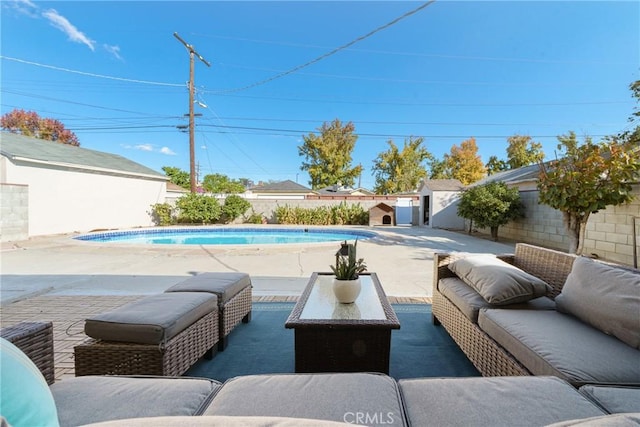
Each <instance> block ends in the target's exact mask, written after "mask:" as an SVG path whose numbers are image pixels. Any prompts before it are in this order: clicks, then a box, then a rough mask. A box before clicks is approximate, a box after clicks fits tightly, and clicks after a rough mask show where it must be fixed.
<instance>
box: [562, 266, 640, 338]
mask: <svg viewBox="0 0 640 427" xmlns="http://www.w3.org/2000/svg"><path fill="white" fill-rule="evenodd" d="M556 307H557V309H558V311H561V312H563V313H567V314H571V315H573V316H575V317H577V318H578V319H580V320H582V321H583V322H585V323H588V324H589V325H591V326H593V327H594V328H596V329H599V330H601V331H602V332H604V333H606V334H609V335H613V336H615V337H617V338H618V339H619V340H620V341H622V342H625V343H627V344H629V345H630V346H631V347H635V348H640V273H634V272H632V271H629V270H625V269H622V268H616V267H613V266H611V265H607V264H603V263H601V262H598V261H594V260H592V259H590V258H586V257H580V258H577V259H576V260H575V261H574V262H573V267H572V268H571V273H569V276H568V277H567V281H566V282H565V284H564V287H563V288H562V292H561V293H560V295H558V296H557V297H556Z"/></svg>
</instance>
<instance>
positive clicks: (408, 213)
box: [396, 198, 413, 225]
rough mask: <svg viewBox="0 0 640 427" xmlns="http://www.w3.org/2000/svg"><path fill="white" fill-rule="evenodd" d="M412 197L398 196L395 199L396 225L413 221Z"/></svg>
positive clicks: (408, 223)
mask: <svg viewBox="0 0 640 427" xmlns="http://www.w3.org/2000/svg"><path fill="white" fill-rule="evenodd" d="M412 220H413V199H406V198H398V199H397V200H396V225H411V224H412V223H413V221H412Z"/></svg>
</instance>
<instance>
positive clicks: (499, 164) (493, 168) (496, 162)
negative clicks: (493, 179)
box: [484, 156, 509, 175]
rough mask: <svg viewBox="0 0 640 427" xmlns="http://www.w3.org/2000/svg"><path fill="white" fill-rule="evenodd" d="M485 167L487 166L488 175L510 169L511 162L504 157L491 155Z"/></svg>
mask: <svg viewBox="0 0 640 427" xmlns="http://www.w3.org/2000/svg"><path fill="white" fill-rule="evenodd" d="M484 167H485V168H487V174H488V175H493V174H494V173H498V172H502V171H506V170H507V169H509V164H508V163H507V162H505V161H504V160H502V159H498V156H491V157H489V161H488V162H487V164H486V165H484Z"/></svg>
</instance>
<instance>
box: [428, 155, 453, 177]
mask: <svg viewBox="0 0 640 427" xmlns="http://www.w3.org/2000/svg"><path fill="white" fill-rule="evenodd" d="M428 163H429V179H451V178H453V176H452V175H451V170H450V169H448V168H447V162H446V161H445V160H439V159H436V158H432V159H430V160H429V162H428Z"/></svg>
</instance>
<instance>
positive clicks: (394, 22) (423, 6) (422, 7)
mask: <svg viewBox="0 0 640 427" xmlns="http://www.w3.org/2000/svg"><path fill="white" fill-rule="evenodd" d="M433 3H435V0H430V1H428V2H426V3H423V4H421V5H420V6H418V7H417V8H415V9H413V10H410V11H409V12H406V13H405V14H403V15H401V16H399V17H397V18H395V19H394V20H392V21H390V22H387V23H386V24H384V25H382V26H380V27H378V28H376V29H374V30H372V31H370V32H368V33H367V34H365V35H363V36H360V37H358V38H356V39H354V40H351V41H350V42H348V43H346V44H343V45H342V46H339V47H337V48H335V49H333V50H331V51H329V52H327V53H325V54H323V55H320V56H318V57H317V58H315V59H312V60H311V61H308V62H305V63H304V64H302V65H298V66H296V67H293V68H291V69H290V70H287V71H283V72H282V73H279V74H276V75H275V76H271V77H269V78H267V79H264V80H260V81H258V82H255V83H252V84H250V85H247V86H243V87H239V88H236V89H226V90H223V91H219V92H217V93H233V92H240V91H243V90H247V89H253V88H254V87H257V86H262V85H264V84H266V83H269V82H272V81H274V80H276V79H279V78H281V77H284V76H288V75H289V74H293V73H295V72H296V71H299V70H301V69H303V68H306V67H308V66H309V65H313V64H315V63H317V62H320V61H322V60H323V59H326V58H328V57H330V56H332V55H335V54H336V53H338V52H340V51H341V50H344V49H346V48H348V47H350V46H353V45H354V44H356V43H358V42H361V41H362V40H365V39H367V38H369V37H371V36H373V35H374V34H376V33H378V32H380V31H382V30H385V29H387V28H389V27H391V26H393V25H395V24H397V23H398V22H400V21H402V20H403V19H405V18H407V17H409V16H411V15H413V14H415V13H418V12H419V11H421V10H422V9H425V8H426V7H428V6H431V5H432V4H433Z"/></svg>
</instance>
